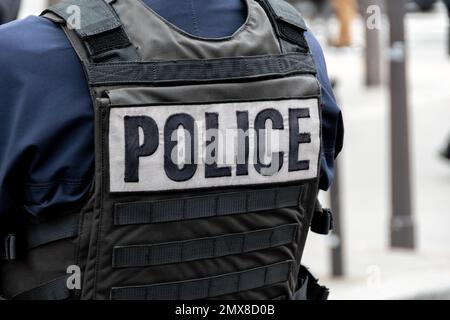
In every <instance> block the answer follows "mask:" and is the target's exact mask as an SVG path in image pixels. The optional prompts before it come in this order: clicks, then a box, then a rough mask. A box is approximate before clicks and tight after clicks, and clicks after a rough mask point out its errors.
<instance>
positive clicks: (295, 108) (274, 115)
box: [109, 99, 321, 192]
mask: <svg viewBox="0 0 450 320" xmlns="http://www.w3.org/2000/svg"><path fill="white" fill-rule="evenodd" d="M320 139H321V138H320V115H319V104H318V100H317V99H307V100H303V99H290V100H277V101H257V102H236V103H214V104H195V105H163V106H139V107H114V108H111V112H110V119H109V168H110V169H109V170H110V172H109V175H110V191H111V192H145V191H168V190H180V189H199V188H212V187H224V186H227V187H229V186H243V185H256V184H271V183H284V182H293V181H302V180H308V179H312V178H316V177H317V175H318V165H319V155H320V142H321V140H320Z"/></svg>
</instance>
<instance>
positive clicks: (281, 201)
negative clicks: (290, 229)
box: [114, 186, 301, 225]
mask: <svg viewBox="0 0 450 320" xmlns="http://www.w3.org/2000/svg"><path fill="white" fill-rule="evenodd" d="M300 192H301V187H300V186H295V187H284V188H282V187H280V188H274V189H266V190H253V191H242V192H233V193H224V194H217V195H207V196H202V197H195V198H179V199H170V200H160V201H151V202H132V203H117V204H116V205H115V210H114V221H115V224H116V225H130V224H147V223H162V222H173V221H182V220H190V219H198V218H207V217H214V216H219V215H231V214H239V213H242V214H243V213H248V212H257V211H264V210H272V209H279V208H287V207H293V206H296V205H298V201H299V196H300ZM229 197H233V198H234V199H236V202H231V201H228V199H229ZM199 201H200V202H203V201H205V202H207V203H210V202H214V204H215V205H214V206H212V205H211V206H208V207H202V208H201V210H197V206H195V203H199ZM244 203H245V207H244V206H243V204H244Z"/></svg>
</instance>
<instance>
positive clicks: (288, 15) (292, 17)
mask: <svg viewBox="0 0 450 320" xmlns="http://www.w3.org/2000/svg"><path fill="white" fill-rule="evenodd" d="M264 1H265V2H266V3H267V4H268V5H269V6H270V8H271V12H272V14H273V15H274V17H275V18H276V19H277V20H281V21H284V22H286V23H289V24H291V25H293V26H296V27H297V28H299V29H302V30H306V29H307V27H306V23H305V20H304V19H303V17H302V16H301V14H300V12H298V10H297V9H296V8H294V7H293V6H292V5H291V4H290V3H288V2H287V1H285V0H264Z"/></svg>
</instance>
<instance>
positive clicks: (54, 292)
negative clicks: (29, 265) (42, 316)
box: [13, 275, 71, 300]
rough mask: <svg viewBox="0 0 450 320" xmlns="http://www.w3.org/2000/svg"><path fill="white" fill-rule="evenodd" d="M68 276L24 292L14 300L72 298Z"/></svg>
mask: <svg viewBox="0 0 450 320" xmlns="http://www.w3.org/2000/svg"><path fill="white" fill-rule="evenodd" d="M67 279H68V276H67V275H66V276H62V277H60V278H57V279H54V280H51V281H49V282H47V283H45V284H43V285H40V286H38V287H36V288H33V289H31V290H28V291H25V292H22V293H20V294H18V295H16V296H15V297H13V300H65V299H68V298H70V296H71V292H70V290H69V288H68V286H67Z"/></svg>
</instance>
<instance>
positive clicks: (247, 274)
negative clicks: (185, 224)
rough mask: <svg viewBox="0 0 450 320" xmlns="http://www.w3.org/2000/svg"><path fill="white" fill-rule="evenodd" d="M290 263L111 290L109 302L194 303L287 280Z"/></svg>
mask: <svg viewBox="0 0 450 320" xmlns="http://www.w3.org/2000/svg"><path fill="white" fill-rule="evenodd" d="M291 265H292V261H286V262H282V263H277V264H272V265H269V266H264V267H260V268H255V269H250V270H245V271H242V272H235V273H229V274H224V275H219V276H215V277H210V278H202V279H194V280H187V281H180V282H171V283H162V284H156V285H149V286H136V287H119V288H112V290H111V299H112V300H195V299H205V298H213V297H218V296H222V295H226V294H232V293H237V292H242V291H245V290H251V289H256V288H261V287H264V286H268V285H273V284H276V283H280V282H285V281H287V280H288V277H289V273H290V269H291Z"/></svg>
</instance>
